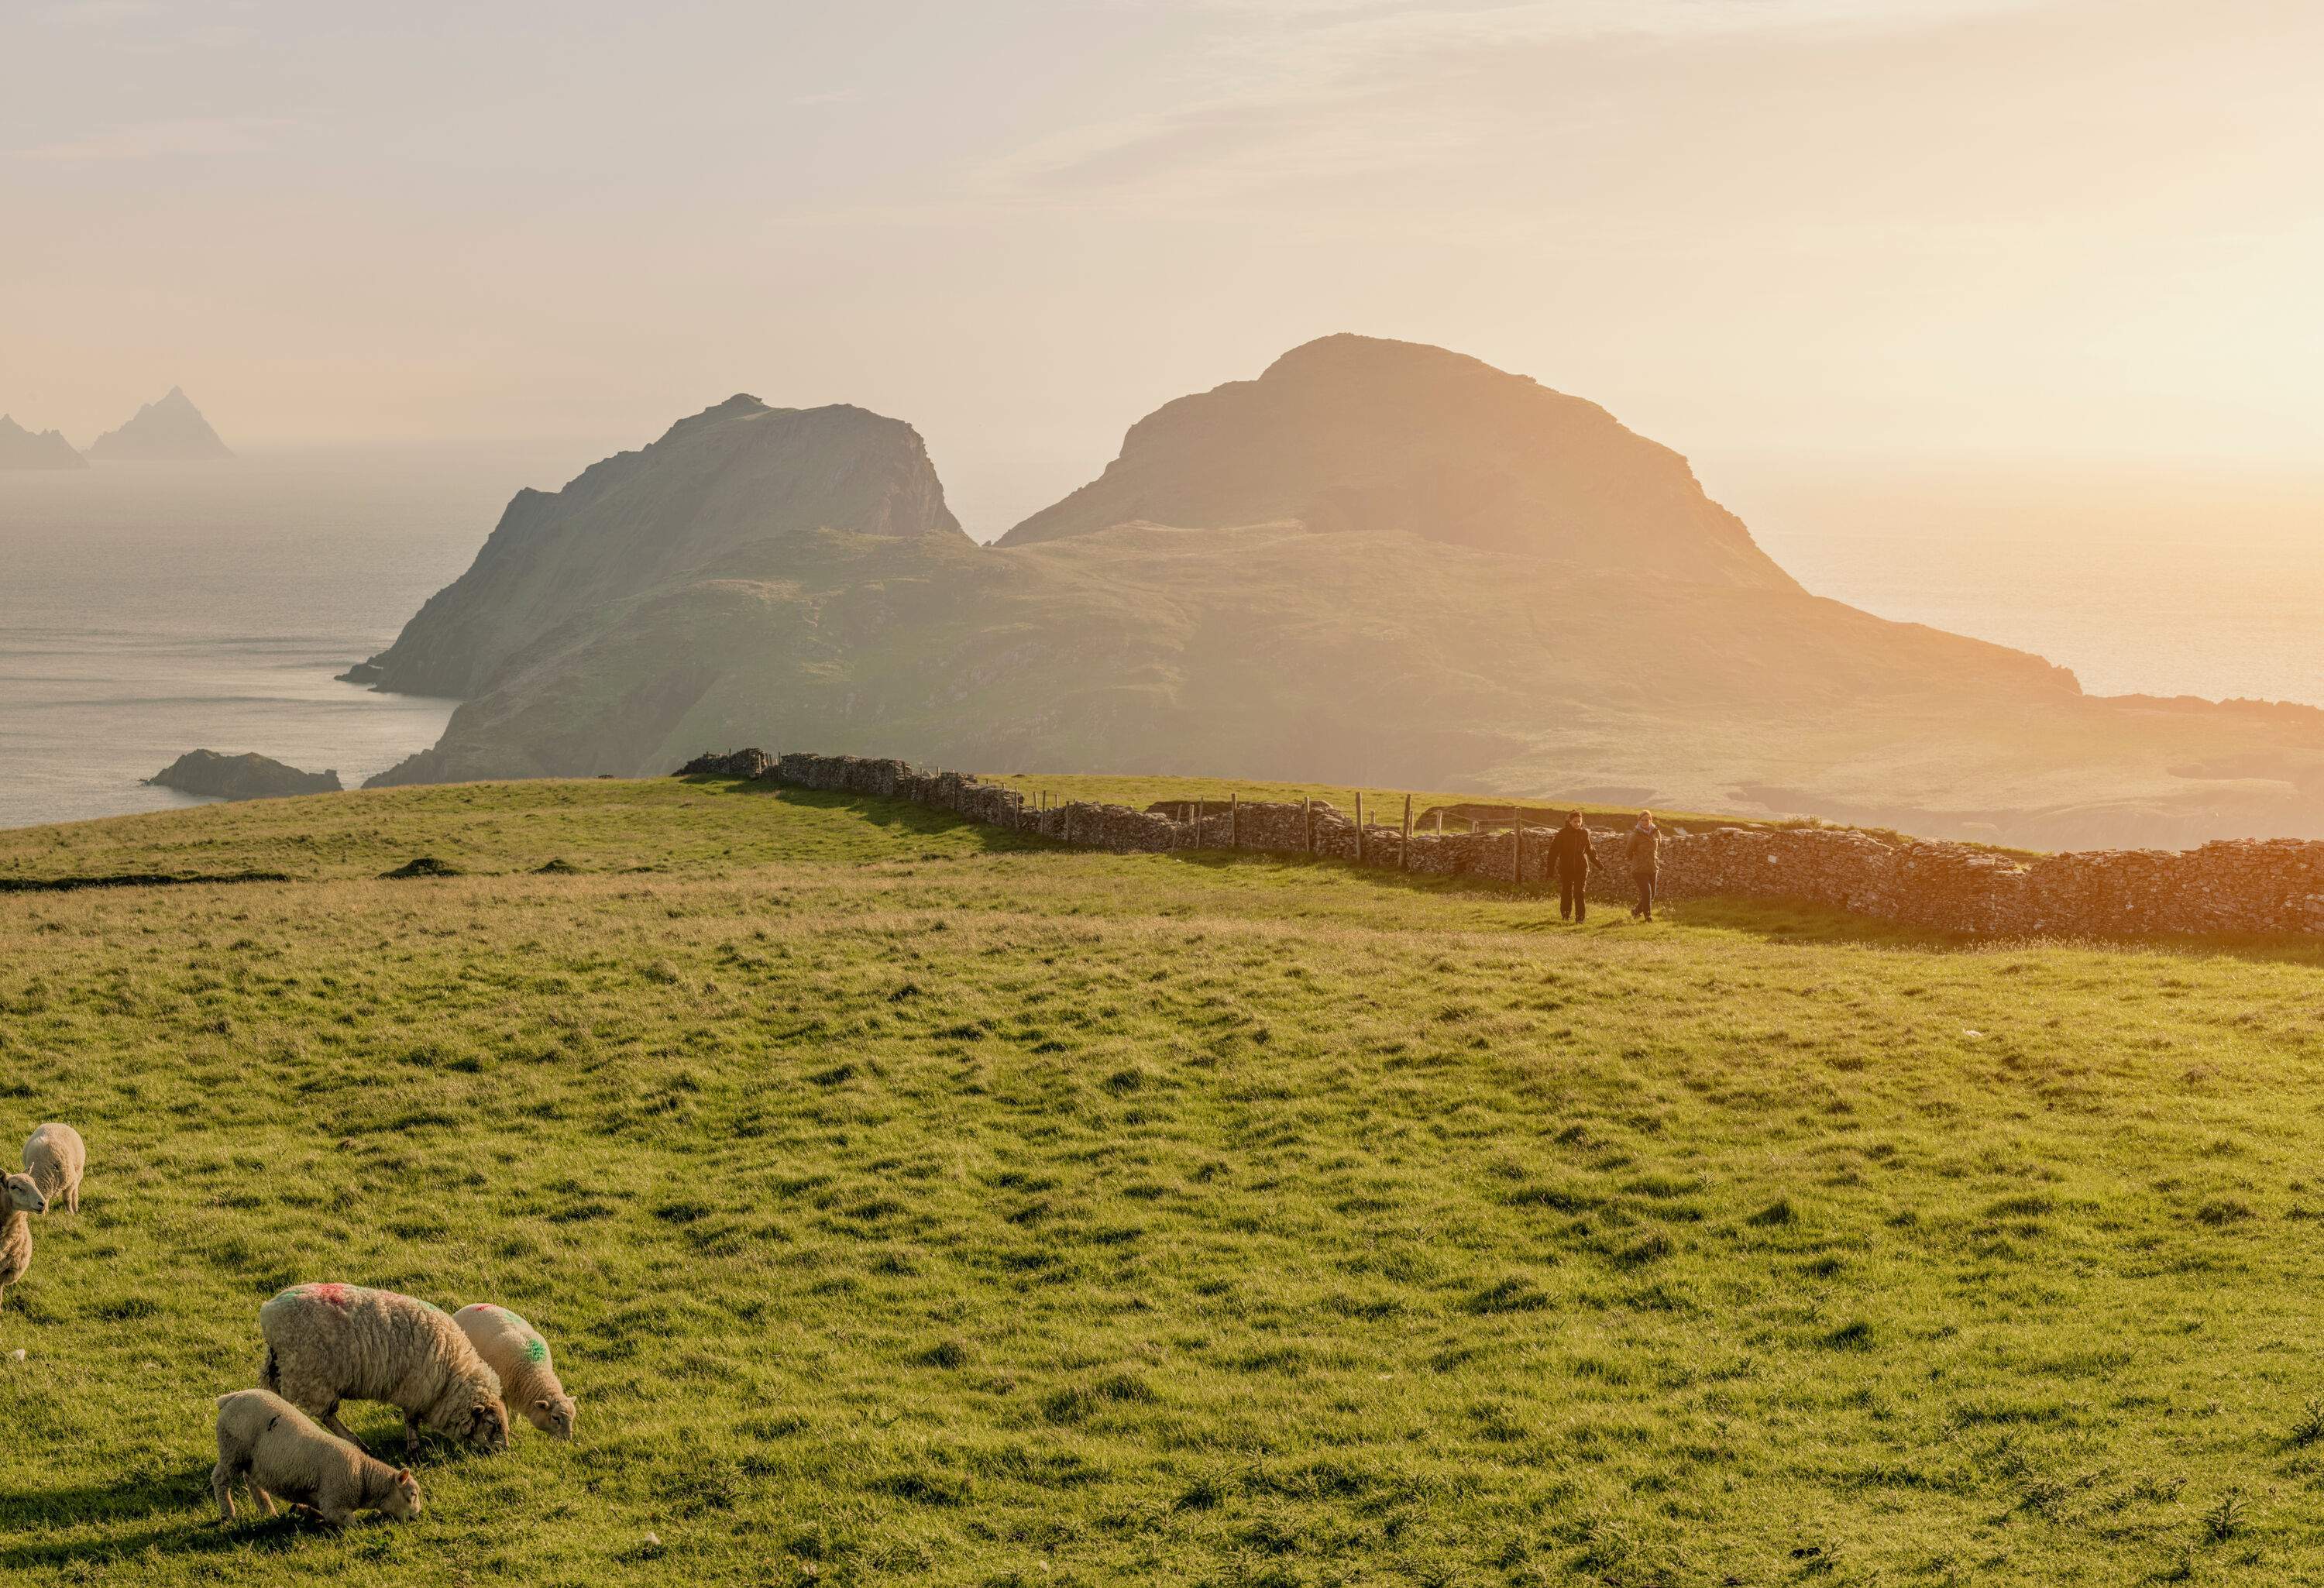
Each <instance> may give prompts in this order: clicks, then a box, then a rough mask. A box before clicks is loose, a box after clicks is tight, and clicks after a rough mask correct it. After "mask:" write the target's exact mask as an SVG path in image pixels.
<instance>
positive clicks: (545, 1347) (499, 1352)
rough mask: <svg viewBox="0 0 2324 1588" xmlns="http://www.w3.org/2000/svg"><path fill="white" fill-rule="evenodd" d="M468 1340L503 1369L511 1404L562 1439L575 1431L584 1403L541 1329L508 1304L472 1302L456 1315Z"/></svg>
mask: <svg viewBox="0 0 2324 1588" xmlns="http://www.w3.org/2000/svg"><path fill="white" fill-rule="evenodd" d="M452 1321H453V1322H454V1323H456V1324H457V1325H460V1332H461V1333H462V1334H466V1335H467V1337H468V1343H469V1344H471V1345H473V1346H475V1348H476V1354H477V1355H478V1356H481V1357H483V1358H484V1364H485V1365H486V1366H487V1367H489V1368H491V1369H492V1370H493V1372H495V1373H498V1374H499V1375H500V1380H501V1392H502V1394H503V1395H504V1396H505V1397H506V1398H507V1400H508V1404H509V1405H510V1406H512V1407H513V1408H516V1409H517V1410H519V1411H521V1412H522V1413H524V1415H525V1417H527V1418H529V1419H530V1421H531V1423H532V1426H534V1427H536V1428H539V1430H540V1431H541V1432H542V1433H544V1434H548V1435H550V1436H553V1437H555V1438H558V1439H570V1438H572V1437H573V1427H574V1425H575V1423H576V1422H577V1421H579V1419H580V1417H581V1406H580V1403H579V1402H578V1401H576V1400H575V1399H573V1397H572V1396H570V1395H568V1394H567V1393H566V1390H565V1384H564V1381H563V1380H560V1379H558V1376H557V1366H556V1363H555V1362H552V1361H551V1360H550V1357H549V1342H548V1341H546V1340H544V1339H542V1338H541V1337H540V1331H539V1330H538V1329H536V1328H534V1327H533V1326H532V1325H530V1324H528V1323H526V1322H525V1321H524V1320H523V1319H522V1318H521V1317H519V1316H516V1314H514V1313H512V1312H511V1311H510V1310H509V1309H508V1308H507V1307H504V1306H493V1304H492V1303H490V1302H485V1301H477V1302H471V1303H470V1304H469V1305H468V1306H464V1307H462V1308H461V1309H460V1310H459V1311H457V1312H456V1313H454V1314H453V1315H452Z"/></svg>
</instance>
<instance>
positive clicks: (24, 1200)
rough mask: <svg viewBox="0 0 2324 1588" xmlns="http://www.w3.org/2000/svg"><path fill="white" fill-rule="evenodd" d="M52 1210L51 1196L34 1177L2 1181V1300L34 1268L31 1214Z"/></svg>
mask: <svg viewBox="0 0 2324 1588" xmlns="http://www.w3.org/2000/svg"><path fill="white" fill-rule="evenodd" d="M48 1211H49V1199H48V1198H47V1197H45V1196H42V1195H41V1187H40V1186H39V1185H38V1184H37V1183H35V1182H34V1180H33V1179H32V1176H30V1175H10V1176H9V1177H7V1178H6V1179H5V1180H0V1302H5V1301H6V1300H7V1299H8V1287H9V1286H11V1285H13V1284H14V1283H15V1282H16V1281H17V1280H19V1279H23V1277H24V1276H25V1274H26V1273H28V1272H30V1271H31V1269H32V1217H31V1215H32V1214H36V1213H46V1212H48Z"/></svg>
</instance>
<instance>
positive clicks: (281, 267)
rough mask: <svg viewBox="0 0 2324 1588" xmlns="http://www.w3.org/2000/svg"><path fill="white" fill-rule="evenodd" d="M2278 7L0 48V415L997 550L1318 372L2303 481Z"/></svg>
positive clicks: (178, 35) (1020, 9)
mask: <svg viewBox="0 0 2324 1588" xmlns="http://www.w3.org/2000/svg"><path fill="white" fill-rule="evenodd" d="M2319 80H2324V5H2317V4H2315V3H2314V0H2203V3H2201V4H2196V3H2194V0H2098V3H2089V4H2085V3H2079V0H1498V3H1490V4H1488V3H1484V0H1439V3H1436V4H1414V3H1411V0H1079V3H1075V0H937V3H931V4H905V3H892V0H846V3H845V4H844V5H835V4H829V3H827V0H817V3H815V4H792V3H788V0H756V3H742V0H719V3H710V0H695V3H687V0H661V3H658V4H655V5H638V4H634V3H632V0H556V3H553V4H552V3H547V0H543V3H538V4H523V5H519V4H491V3H489V0H486V3H461V4H447V3H439V0H399V3H398V4H395V5H378V4H366V5H336V4H329V3H327V0H239V3H236V0H209V3H207V4H192V3H188V4H171V3H168V0H143V3H141V0H83V3H78V4H76V3H71V0H56V3H51V0H14V3H13V4H10V5H5V6H0V305H5V319H0V410H5V411H8V412H10V413H13V414H14V416H15V417H16V418H17V419H18V420H21V421H23V422H25V423H27V424H29V425H32V427H33V428H36V429H41V428H47V427H51V426H55V427H59V428H61V429H64V430H65V432H66V433H67V434H68V435H69V437H70V438H71V439H73V440H75V441H76V442H78V443H81V444H86V443H87V442H88V440H89V439H91V437H93V436H94V435H95V434H96V432H97V431H98V430H100V429H106V428H109V427H110V426H112V425H115V424H117V423H119V422H120V421H121V420H123V419H124V418H125V417H126V416H127V415H128V414H129V413H130V412H132V411H134V409H135V408H136V406H137V405H138V404H139V403H140V402H144V401H147V400H150V399H152V398H153V397H155V396H158V395H159V394H160V393H161V392H163V391H165V390H166V389H167V388H168V387H169V386H171V384H173V383H180V384H183V385H184V386H185V387H186V388H187V390H188V391H189V392H190V393H191V394H192V395H193V396H194V398H195V399H196V401H197V402H199V403H200V404H201V405H202V407H203V408H204V410H205V411H207V412H208V414H209V415H210V417H211V418H212V420H214V421H215V422H216V423H217V426H218V428H219V429H221V430H222V431H223V432H224V433H225V434H226V436H227V438H228V439H229V440H231V441H234V442H236V443H238V444H241V445H244V446H245V447H248V446H252V445H263V444H266V443H281V442H299V441H324V440H333V441H341V440H353V439H434V438H465V437H482V438H507V437H551V436H575V437H587V438H593V439H595V438H604V439H606V440H608V441H609V442H617V443H623V444H635V443H637V442H639V441H642V440H644V439H648V438H650V436H652V435H654V434H656V433H658V432H659V430H660V429H662V428H664V427H665V426H666V425H667V424H668V423H669V421H670V420H672V419H674V418H676V417H677V416H678V415H680V414H682V413H686V412H689V411H694V410H696V409H699V408H702V407H704V406H706V405H707V404H709V403H711V402H715V401H717V400H718V399H720V398H722V397H724V396H725V395H727V394H728V393H730V392H734V391H738V390H740V391H750V392H756V393H758V394H759V395H760V396H761V397H764V398H766V399H767V400H768V401H770V402H778V403H791V404H813V403H818V402H838V401H846V402H859V403H862V404H863V405H865V406H867V407H871V408H875V409H878V410H880V411H884V412H888V413H892V414H895V415H897V416H899V417H901V418H904V419H907V420H911V421H912V422H913V423H915V424H916V425H918V427H919V428H920V429H921V431H922V433H923V434H925V435H926V436H927V438H928V440H929V443H930V447H931V449H932V451H933V452H934V454H935V456H936V463H937V465H938V466H939V468H940V469H941V470H942V471H943V473H944V475H945V480H946V482H947V485H949V486H950V487H951V488H952V490H953V493H954V497H955V499H956V501H958V502H959V503H960V505H961V506H962V509H963V512H964V517H967V518H969V519H971V521H972V522H973V523H975V524H979V525H981V526H982V527H983V528H984V529H985V530H986V531H987V532H990V531H991V530H996V529H998V528H1000V527H1002V525H1004V524H1005V523H1006V522H1008V521H1009V520H1010V519H1011V518H1013V517H1014V516H1015V515H1016V514H1017V513H1019V512H1024V511H1028V510H1030V509H1031V508H1032V507H1035V506H1037V505H1039V504H1040V503H1043V502H1046V501H1047V500H1049V499H1050V498H1052V497H1054V496H1056V495H1057V494H1061V493H1062V492H1063V491H1064V490H1065V489H1066V488H1068V487H1070V486H1071V485H1074V484H1076V483H1078V481H1080V480H1081V479H1083V478H1084V477H1086V476H1087V475H1089V474H1091V473H1093V472H1094V470H1095V469H1096V467H1097V466H1099V465H1100V464H1102V462H1103V460H1104V459H1105V458H1106V457H1110V456H1111V453H1112V451H1113V449H1114V447H1115V445H1116V443H1117V442H1118V440H1119V439H1120V432H1121V430H1122V429H1124V428H1125V427H1126V426H1127V425H1128V424H1129V423H1130V420H1133V419H1135V418H1136V417H1138V416H1139V414H1141V413H1143V412H1145V411H1148V409H1150V408H1152V407H1154V406H1155V405H1156V404H1157V403H1158V402H1162V401H1164V400H1167V398H1169V397H1171V396H1174V395H1177V394H1179V393H1182V392H1188V391H1193V390H1198V389H1201V388H1204V387H1208V386H1211V385H1213V384H1216V383H1219V382H1222V381H1224V380H1229V379H1233V378H1237V377H1241V376H1247V375H1250V374H1256V373H1257V372H1258V371H1259V369H1260V368H1261V367H1263V366H1264V365H1265V364H1266V363H1267V362H1268V360H1269V359H1270V358H1271V357H1272V356H1273V355H1275V354H1277V353H1278V352H1280V351H1281V350H1282V349H1284V348H1286V347H1287V346H1292V345H1294V344H1296V343H1298V342H1301V341H1304V340H1306V339H1307V338H1309V337H1314V336H1318V335H1322V334H1323V333H1326V332H1330V331H1335V330H1342V329H1352V330H1360V331H1366V332H1369V333H1372V334H1375V335H1381V336H1393V337H1410V338H1416V339H1419V340H1425V341H1431V342H1438V343H1443V344H1445V345H1448V346H1454V347H1457V348H1460V349H1462V350H1463V351H1467V352H1471V353H1474V354H1477V355H1480V356H1481V357H1484V358H1486V359H1489V361H1491V362H1493V363H1495V364H1498V365H1502V366H1503V367H1506V368H1511V369H1516V370H1520V371H1523V372H1525V373H1526V374H1532V375H1535V376H1536V377H1537V378H1539V379H1541V380H1542V381H1543V382H1545V383H1547V384H1550V385H1554V386H1556V387H1559V388H1561V389H1563V390H1566V391H1571V392H1579V393H1581V394H1582V395H1585V396H1588V397H1591V398H1592V399H1594V400H1596V401H1598V402H1602V403H1604V404H1606V405H1607V406H1608V407H1609V408H1610V409H1612V410H1613V411H1615V412H1616V413H1617V414H1618V415H1619V416H1620V417H1621V418H1623V419H1624V420H1626V421H1627V422H1628V423H1629V424H1631V425H1632V426H1633V427H1634V428H1636V429H1640V430H1642V431H1644V432H1646V433H1647V434H1649V435H1653V436H1655V437H1656V438H1657V439H1663V440H1665V441H1668V442H1670V443H1671V444H1672V445H1674V446H1676V447H1678V448H1681V449H1682V450H1684V451H1688V452H1690V453H1692V454H1695V455H1698V456H1701V455H1710V456H1713V457H1738V456H1746V455H1749V454H1752V453H1755V452H1762V451H1764V452H1766V454H1768V455H1770V456H1775V455H1787V456H1792V457H1800V456H1810V457H1812V456H1817V455H1822V454H1827V453H1828V454H1830V455H1831V456H1834V457H1840V456H1849V457H1862V456H1876V455H1882V454H1906V453H1911V454H1927V455H2010V456H2018V457H2077V458H2089V457H2124V458H2130V457H2137V458H2140V459H2144V460H2147V461H2150V462H2151V461H2152V460H2153V459H2156V458H2185V459H2199V460H2209V461H2210V462H2212V463H2218V462H2222V461H2224V462H2227V463H2230V464H2235V465H2238V466H2240V465H2241V464H2244V463H2248V464H2250V465H2251V466H2254V467H2265V468H2270V469H2278V468H2283V467H2293V466H2307V465H2310V464H2313V463H2314V462H2315V460H2316V458H2317V457H2318V453H2319V447H2318V443H2319V437H2320V436H2324V292H2320V291H2319V287H2318V283H2319V282H2324V204H2319V202H2318V198H2317V195H2318V194H2319V192H2324V94H2319V91H2318V87H2317V85H2318V83H2319Z"/></svg>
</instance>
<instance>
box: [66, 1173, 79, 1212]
mask: <svg viewBox="0 0 2324 1588" xmlns="http://www.w3.org/2000/svg"><path fill="white" fill-rule="evenodd" d="M65 1211H66V1212H67V1213H78V1212H79V1211H80V1182H79V1181H78V1180H75V1181H74V1182H73V1183H72V1184H71V1185H69V1186H66V1187H65Z"/></svg>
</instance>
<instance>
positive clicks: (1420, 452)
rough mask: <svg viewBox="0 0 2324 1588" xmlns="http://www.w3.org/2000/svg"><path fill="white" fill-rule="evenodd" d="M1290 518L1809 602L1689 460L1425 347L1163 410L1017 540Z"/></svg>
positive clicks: (1295, 357) (1365, 355) (1398, 345)
mask: <svg viewBox="0 0 2324 1588" xmlns="http://www.w3.org/2000/svg"><path fill="white" fill-rule="evenodd" d="M1276 521H1293V522H1299V523H1302V524H1305V525H1306V526H1307V527H1308V528H1310V529H1314V530H1333V531H1359V532H1360V531H1380V530H1394V531H1405V532H1407V533H1410V534H1415V535H1418V536H1420V537H1421V538H1422V539H1424V540H1442V541H1447V542H1450V543H1451V544H1453V545H1456V546H1467V547H1472V548H1475V549H1480V550H1489V551H1507V552H1513V553H1517V554H1520V555H1526V556H1534V557H1542V558H1550V559H1557V560H1559V561H1563V562H1568V563H1575V564H1579V565H1581V566H1582V567H1584V568H1603V569H1609V570H1613V569H1635V570H1637V571H1639V572H1642V573H1651V574H1655V575H1656V576H1658V577H1665V578H1676V579H1685V580H1690V581H1698V582H1701V583H1708V584H1723V585H1738V586H1746V587H1748V588H1754V589H1770V590H1791V589H1796V588H1797V587H1798V586H1795V585H1794V583H1793V581H1792V579H1791V577H1790V576H1789V575H1787V574H1785V573H1784V571H1783V569H1781V568H1777V567H1776V566H1775V563H1774V562H1773V561H1772V560H1770V559H1768V557H1767V556H1766V553H1764V552H1762V551H1761V550H1760V549H1759V548H1758V547H1757V545H1756V544H1755V543H1753V541H1752V540H1751V536H1750V532H1749V531H1748V530H1746V529H1745V528H1744V527H1743V522H1742V521H1741V520H1740V519H1738V518H1737V517H1736V516H1735V515H1734V514H1733V513H1730V512H1728V511H1727V510H1726V509H1725V508H1723V507H1720V505H1719V504H1718V503H1715V502H1712V501H1711V499H1710V498H1709V497H1708V496H1706V495H1704V494H1703V493H1702V487H1701V485H1699V484H1697V483H1696V481H1695V478H1694V475H1693V472H1692V470H1690V469H1689V468H1688V467H1687V465H1686V459H1684V458H1683V457H1680V456H1679V455H1678V454H1677V453H1675V452H1673V451H1672V450H1670V448H1666V447H1662V446H1658V445H1656V444H1655V443H1654V442H1652V441H1649V440H1647V439H1646V438H1644V437H1642V436H1638V435H1636V434H1634V433H1632V432H1631V431H1629V430H1628V429H1624V428H1623V427H1622V425H1621V424H1620V423H1618V421H1617V420H1615V419H1614V416H1613V415H1611V414H1609V413H1608V412H1607V411H1605V410H1604V409H1602V408H1600V407H1599V406H1598V405H1597V404H1596V403H1594V402H1583V401H1582V399H1581V398H1579V397H1569V396H1566V395H1565V394H1564V393H1563V392H1553V391H1551V390H1549V389H1548V388H1547V387H1545V386H1541V385H1537V384H1535V383H1534V382H1532V381H1531V380H1528V379H1526V377H1525V376H1523V375H1514V374H1507V373H1506V372H1504V371H1501V370H1498V369H1495V368H1493V367H1492V366H1491V365H1488V364H1484V363H1481V362H1480V361H1479V360H1477V359H1474V358H1468V357H1464V356H1462V355H1460V354H1457V353H1448V352H1446V351H1445V350H1444V349H1443V348H1441V347H1428V346H1421V345H1420V344H1417V343H1413V342H1388V341H1381V340H1379V339H1377V338H1374V337H1352V336H1337V337H1324V338H1323V339H1322V340H1321V341H1317V342H1310V343H1308V344H1307V345H1306V346H1302V347H1295V348H1293V349H1292V350H1291V351H1290V352H1288V353H1286V354H1285V355H1283V356H1282V357H1280V358H1278V359H1277V360H1276V361H1275V363H1274V364H1272V365H1269V366H1268V370H1267V372H1266V373H1265V374H1262V375H1260V376H1259V379H1257V380H1255V381H1234V382H1231V383H1228V384H1226V385H1223V386H1220V387H1218V388H1216V389H1215V390H1213V391H1210V392H1203V393H1202V394H1200V395H1199V396H1194V397H1182V398H1180V399H1178V400H1177V401H1176V402H1170V403H1167V404H1165V405H1164V406H1163V407H1161V408H1159V409H1157V410H1156V411H1154V412H1153V413H1151V414H1149V415H1148V416H1147V417H1146V418H1144V419H1142V420H1139V421H1138V423H1136V424H1135V425H1132V426H1131V427H1130V433H1129V435H1128V436H1127V437H1126V438H1124V439H1123V441H1122V444H1121V455H1120V457H1117V458H1115V459H1114V460H1113V462H1111V464H1109V465H1107V466H1106V470H1105V473H1104V474H1102V475H1100V476H1099V477H1098V478H1097V479H1095V480H1093V481H1092V482H1091V483H1090V484H1088V485H1084V486H1083V487H1082V488H1081V489H1080V490H1078V491H1076V492H1074V494H1072V495H1070V496H1068V497H1066V498H1065V500H1064V501H1062V502H1060V503H1056V505H1055V506H1053V507H1049V508H1046V509H1044V510H1043V511H1041V512H1037V513H1035V514H1034V515H1033V516H1032V517H1031V518H1028V519H1027V520H1026V521H1025V522H1023V523H1020V524H1019V525H1018V526H1017V527H1016V528H1015V529H1013V530H1010V531H1009V532H1008V533H1007V534H1006V535H1004V536H1002V537H1001V541H1000V544H1001V545H1003V546H1023V545H1028V544H1031V543H1033V542H1036V541H1041V540H1062V539H1065V538H1066V537H1069V536H1074V535H1085V534H1091V533H1094V532H1096V531H1102V530H1108V529H1111V528H1112V527H1114V526H1115V525H1117V524H1124V523H1137V522H1147V523H1157V524H1172V525H1178V526H1183V527H1187V528H1205V529H1210V528H1221V527H1224V526H1227V525H1232V524H1253V523H1266V522H1276Z"/></svg>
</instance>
